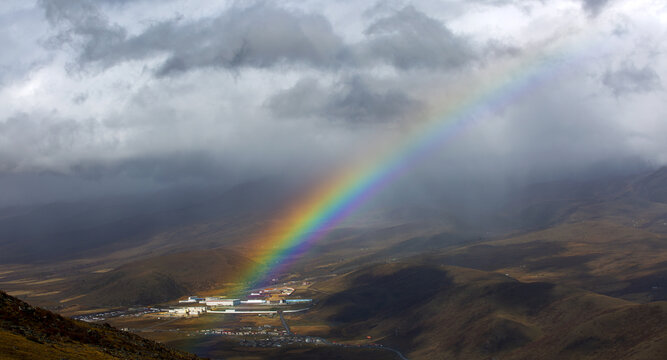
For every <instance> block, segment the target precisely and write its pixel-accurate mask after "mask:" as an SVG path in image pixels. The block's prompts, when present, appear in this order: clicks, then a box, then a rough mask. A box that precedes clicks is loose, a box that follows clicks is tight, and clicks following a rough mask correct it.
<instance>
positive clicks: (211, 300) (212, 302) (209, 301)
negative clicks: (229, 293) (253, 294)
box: [206, 297, 241, 306]
mask: <svg viewBox="0 0 667 360" xmlns="http://www.w3.org/2000/svg"><path fill="white" fill-rule="evenodd" d="M239 304H241V300H239V299H223V298H219V297H207V298H206V305H208V306H236V305H239Z"/></svg>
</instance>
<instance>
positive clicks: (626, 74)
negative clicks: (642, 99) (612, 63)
mask: <svg viewBox="0 0 667 360" xmlns="http://www.w3.org/2000/svg"><path fill="white" fill-rule="evenodd" d="M602 83H603V84H604V85H605V86H607V87H608V88H609V89H611V91H612V92H613V93H614V95H616V96H620V95H625V94H633V93H646V92H651V91H655V90H658V89H661V88H662V84H661V81H660V76H658V74H657V73H656V72H655V70H653V69H652V68H650V67H649V66H644V67H641V68H639V67H637V66H635V65H634V64H632V63H625V64H623V65H622V66H620V67H619V68H618V69H616V70H607V72H605V74H604V75H603V76H602Z"/></svg>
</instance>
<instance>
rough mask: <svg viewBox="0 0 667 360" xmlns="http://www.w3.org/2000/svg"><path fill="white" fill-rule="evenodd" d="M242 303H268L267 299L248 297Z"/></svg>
mask: <svg viewBox="0 0 667 360" xmlns="http://www.w3.org/2000/svg"><path fill="white" fill-rule="evenodd" d="M241 304H266V300H263V299H248V300H243V301H241Z"/></svg>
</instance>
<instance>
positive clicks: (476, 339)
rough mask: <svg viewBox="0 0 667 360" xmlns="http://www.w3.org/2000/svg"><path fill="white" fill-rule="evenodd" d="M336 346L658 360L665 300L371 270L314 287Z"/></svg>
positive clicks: (422, 354) (432, 353)
mask: <svg viewBox="0 0 667 360" xmlns="http://www.w3.org/2000/svg"><path fill="white" fill-rule="evenodd" d="M316 290H318V291H320V292H321V293H326V294H329V295H327V297H326V298H325V299H323V300H322V301H321V303H320V304H319V305H318V307H317V309H316V310H315V312H314V314H315V316H318V317H320V318H322V319H323V320H325V321H328V322H329V323H330V324H332V326H333V328H334V330H333V331H332V334H331V335H333V336H335V337H337V338H338V339H339V340H346V339H350V340H352V339H360V338H363V337H365V336H367V335H372V337H373V338H374V339H380V340H379V342H381V343H383V344H385V345H388V346H391V347H395V348H398V349H400V350H401V351H403V352H404V354H407V355H408V357H409V358H410V359H442V358H447V359H490V358H492V357H497V358H501V359H611V358H614V359H657V358H659V356H660V354H665V353H667V303H665V302H656V303H653V304H650V305H641V304H636V303H632V302H628V301H624V300H620V299H615V298H611V297H607V296H603V295H598V294H595V293H591V292H587V291H583V290H579V289H574V288H569V287H563V286H558V285H555V284H552V283H548V282H532V283H530V282H520V281H517V280H515V279H512V278H510V277H507V276H505V275H501V274H496V273H489V272H484V271H478V270H472V269H466V268H460V267H452V266H426V265H415V264H408V263H394V264H383V265H375V266H370V267H367V268H365V269H362V270H359V271H355V272H352V273H350V274H347V275H345V276H341V277H337V278H334V279H332V280H328V281H326V282H323V283H320V284H317V285H316Z"/></svg>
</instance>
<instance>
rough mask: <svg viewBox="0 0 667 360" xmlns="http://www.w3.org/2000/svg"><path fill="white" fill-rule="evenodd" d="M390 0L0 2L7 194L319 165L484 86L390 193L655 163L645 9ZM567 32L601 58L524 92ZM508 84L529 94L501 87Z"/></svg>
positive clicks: (559, 53) (0, 106)
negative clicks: (469, 118)
mask: <svg viewBox="0 0 667 360" xmlns="http://www.w3.org/2000/svg"><path fill="white" fill-rule="evenodd" d="M196 1H198V0H195V1H194V3H196ZM405 3H407V2H401V1H397V2H395V3H393V5H395V4H398V5H396V6H392V4H391V3H389V2H382V3H381V5H383V6H374V4H373V3H371V2H361V3H359V2H354V3H352V2H325V1H321V0H312V1H306V2H302V1H293V2H292V1H290V2H269V1H253V2H247V1H234V0H231V1H229V2H226V3H224V2H223V3H222V5H220V4H217V3H216V4H214V5H212V4H213V3H211V2H206V1H205V0H201V4H205V8H196V9H193V8H192V7H193V5H192V4H193V2H187V3H185V2H175V1H174V2H162V1H154V0H146V1H139V2H137V1H126V0H106V1H91V0H78V1H77V0H42V1H40V2H39V4H40V6H39V7H34V6H32V5H30V4H27V3H23V2H20V1H15V2H14V4H15V7H16V8H17V9H19V10H17V11H16V12H17V13H22V14H24V18H22V17H21V16H16V14H14V13H12V12H8V13H6V14H5V13H0V17H2V16H4V17H3V18H1V20H3V21H5V23H6V24H8V25H10V26H7V27H5V29H3V30H0V45H3V46H4V48H6V49H9V50H11V51H9V50H8V52H7V54H4V53H3V54H2V55H0V95H1V96H0V179H1V178H3V177H4V179H5V180H3V181H6V183H7V184H10V183H11V186H12V187H11V188H12V189H18V190H17V193H20V194H22V195H21V196H10V197H11V198H12V200H11V201H18V202H20V200H21V199H22V198H23V197H24V196H25V197H28V196H31V195H30V194H31V193H33V191H31V190H30V189H28V185H24V183H25V182H23V181H22V180H23V179H26V178H31V179H32V182H31V183H32V184H33V185H32V189H37V188H39V189H49V186H48V184H49V183H51V184H54V186H53V187H52V188H51V190H49V191H50V192H51V195H52V196H51V197H49V196H46V194H45V192H46V190H44V191H42V192H35V193H39V194H40V196H34V199H35V201H38V200H39V199H41V198H44V199H46V198H48V199H53V198H55V197H56V195H58V194H61V191H62V194H63V195H62V197H63V198H68V197H69V196H74V195H73V194H75V193H76V192H77V191H76V189H77V188H79V187H86V188H87V189H88V190H87V192H86V194H87V195H86V196H92V195H91V194H93V195H94V194H95V189H96V188H105V189H112V190H109V192H110V193H113V192H121V191H123V190H124V189H129V190H132V189H134V190H136V191H140V192H146V191H151V189H153V188H154V187H162V186H164V187H166V186H171V185H172V184H183V183H207V182H208V183H215V184H217V183H220V182H225V184H227V183H228V184H232V183H238V182H241V181H245V180H248V179H252V178H256V177H260V176H265V175H272V174H294V175H293V176H294V178H298V177H301V178H306V177H307V176H304V174H305V175H308V174H310V175H311V176H313V177H316V176H318V175H319V174H315V173H317V172H320V171H321V172H326V171H328V170H329V169H331V168H334V166H333V165H332V164H340V163H343V164H345V163H346V161H347V160H349V159H350V158H355V157H357V156H359V154H362V153H363V150H368V147H370V146H374V145H369V144H376V143H382V142H383V141H384V140H388V139H391V140H388V142H389V143H392V141H393V139H400V140H405V141H410V139H403V136H404V134H403V130H410V131H405V134H412V133H414V132H417V133H418V132H419V130H418V129H412V128H411V127H412V126H419V125H422V124H423V122H426V120H425V119H435V117H436V116H438V115H439V114H443V113H444V112H445V110H448V111H453V112H454V113H456V110H458V109H460V108H459V107H458V106H459V105H461V106H462V105H468V106H476V105H477V104H478V101H482V100H484V99H485V98H483V99H482V100H479V99H478V98H477V96H486V95H489V94H491V95H493V94H496V92H498V93H501V94H505V95H506V96H505V97H502V96H501V97H500V98H501V101H504V100H505V99H507V100H508V101H509V102H511V104H510V105H508V106H507V108H504V109H503V111H501V112H499V113H497V114H496V113H494V114H490V115H489V114H487V113H485V112H484V111H481V113H483V114H485V115H484V116H480V119H479V120H478V123H476V124H475V125H474V126H469V128H470V129H468V128H466V129H465V131H461V134H455V135H456V136H454V135H452V136H451V138H447V139H444V140H443V142H445V143H449V142H451V143H452V145H451V146H450V147H449V148H446V149H445V150H444V151H443V152H442V153H438V152H437V151H434V154H425V155H424V161H423V163H424V165H423V168H422V169H419V170H415V172H414V173H411V174H409V175H408V176H412V178H411V179H410V181H407V182H406V183H405V184H404V185H405V187H406V188H412V189H419V186H418V185H414V184H419V183H420V182H424V183H429V184H434V185H433V186H434V187H437V186H441V185H442V184H443V183H444V182H445V180H446V179H452V178H454V177H457V179H456V181H458V182H459V183H461V184H469V183H474V182H475V181H476V182H478V183H483V182H484V181H488V182H497V183H502V182H503V181H504V180H503V179H508V178H512V177H519V178H521V177H523V178H528V177H530V179H531V180H539V179H540V177H548V176H550V174H558V175H562V176H563V177H567V176H570V175H572V174H574V173H575V172H577V171H579V170H580V169H586V168H587V167H588V166H589V165H590V164H594V163H605V162H606V161H609V159H612V161H613V159H620V158H633V159H642V160H643V161H648V162H651V163H654V164H658V165H660V164H666V163H667V148H666V147H665V145H664V141H663V140H662V139H661V137H660V136H659V135H660V134H664V133H665V131H667V129H666V128H665V127H664V125H662V124H663V123H664V122H661V121H659V119H661V118H664V116H665V115H666V114H667V109H666V108H665V104H664V102H663V101H658V96H655V94H651V93H650V92H652V91H655V90H658V89H660V88H661V78H664V76H666V75H665V69H666V68H665V64H666V63H665V57H664V55H663V54H665V53H667V51H666V50H667V49H665V48H664V41H662V38H660V35H659V34H662V33H664V26H663V23H661V22H659V21H652V20H651V16H652V13H651V12H649V11H646V10H645V9H641V10H640V9H635V8H632V7H621V6H618V7H612V6H609V4H610V1H600V0H598V1H592V0H589V1H583V0H578V1H577V2H573V3H570V4H569V5H570V6H566V7H564V8H563V7H562V6H561V5H560V4H556V3H554V2H548V1H540V0H526V1H510V0H478V1H475V2H471V1H463V0H460V1H453V2H446V3H444V4H443V3H442V2H436V1H425V2H414V3H413V2H409V3H410V4H413V5H411V6H407V7H406V6H404V5H403V4H405ZM26 4H27V5H26ZM387 4H389V5H387ZM384 5H386V6H384ZM579 5H581V6H582V9H585V11H578V10H577V9H578V6H579ZM572 6H574V7H575V9H574V11H573V7H572ZM26 9H27V10H26ZM146 9H150V10H151V11H148V12H147V11H146ZM656 9H657V10H656ZM659 9H660V8H659V7H658V6H657V5H655V6H654V7H653V8H652V10H651V11H652V12H654V13H658V12H659V11H660V10H659ZM366 10H368V11H366ZM533 10H534V11H533ZM602 10H604V11H609V15H610V17H609V19H611V20H613V21H616V22H618V21H619V19H626V20H623V21H624V22H625V21H627V24H632V26H624V27H623V28H622V29H621V30H618V31H615V33H617V34H621V33H622V36H609V34H610V32H611V31H613V28H610V26H612V27H613V25H614V24H613V22H610V21H606V20H607V18H605V19H601V20H605V21H583V20H586V19H587V17H592V16H594V15H596V14H598V13H599V12H600V11H602ZM625 12H627V14H626V13H625ZM175 13H177V14H178V15H175ZM605 15H606V14H605ZM10 18H11V19H15V20H12V21H8V19H10ZM33 30H35V31H34V33H33ZM3 31H4V32H3ZM23 34H26V35H25V36H24V35H23ZM45 39H49V40H48V43H49V44H50V46H49V47H44V46H43V44H44V42H45V41H44V40H45ZM590 39H595V47H591V46H589V45H590V44H589V41H590ZM646 39H648V40H646ZM568 44H579V45H581V48H585V49H591V50H592V51H591V52H594V53H595V55H598V54H599V53H598V52H597V49H598V47H599V49H602V50H603V52H604V55H599V56H598V57H596V58H595V60H594V61H580V62H579V61H575V62H573V64H572V66H571V68H568V69H567V70H566V71H563V72H562V73H558V74H556V76H553V77H549V76H547V77H546V78H547V80H546V81H548V83H546V84H544V83H539V81H537V82H536V84H533V80H534V78H533V77H530V74H534V73H538V74H544V73H547V74H548V73H549V69H544V68H543V66H548V64H551V63H554V62H559V61H560V60H562V61H563V62H568V61H569V60H570V55H571V50H572V48H571V47H570V45H568ZM637 44H641V45H642V46H637ZM16 45H21V46H16ZM575 47H576V46H575ZM575 51H576V49H575ZM649 52H650V53H649ZM553 54H556V56H555V57H552V56H551V55H553ZM575 57H576V56H575ZM552 60H556V61H552ZM586 60H588V58H586ZM623 61H625V63H624V62H623ZM545 64H547V65H545ZM617 64H622V65H621V66H618V65H617ZM634 64H641V65H643V64H649V66H644V67H642V66H641V65H640V66H635V65H634ZM71 69H74V70H79V71H71ZM524 70H527V71H524ZM13 72H18V73H17V74H13ZM10 73H12V74H10ZM590 74H602V75H601V76H599V77H597V78H595V77H592V76H590ZM522 81H524V82H525V83H526V84H525V85H526V86H528V87H529V89H527V90H526V91H525V93H524V92H522V91H520V90H519V91H513V90H516V89H514V88H512V84H515V83H521V82H522ZM507 83H509V84H510V87H505V85H504V84H507ZM496 86H500V88H498V89H497V88H495V87H496ZM531 86H534V87H535V88H539V89H535V88H532V87H531ZM592 94H594V96H591V95H592ZM626 94H632V99H631V100H632V101H617V100H618V99H617V97H618V96H622V95H626ZM471 96H472V98H471ZM482 104H483V101H482ZM638 104H641V106H638ZM464 110H465V109H464ZM415 114H417V115H415ZM427 114H428V115H430V116H426V115H427ZM626 114H632V115H633V116H632V119H631V121H630V120H628V118H627V116H624V115H626ZM464 115H465V114H464ZM487 115H488V116H487ZM415 117H419V118H421V119H422V122H416V121H412V119H413V118H415ZM286 119H288V120H286ZM656 119H658V120H656ZM450 120H452V119H449V118H446V119H443V120H442V121H450ZM455 120H456V119H454V120H453V121H454V123H455ZM463 127H465V126H461V128H463ZM413 131H414V132H413ZM359 149H361V150H359ZM371 150H373V149H371ZM369 153H373V151H369ZM427 155H428V156H427ZM419 160H420V161H421V159H419ZM46 173H48V174H46ZM45 174H46V175H45ZM545 174H546V175H545ZM10 178H11V179H10ZM473 180H474V181H473ZM520 181H521V179H519V180H517V182H520ZM45 184H46V185H45ZM55 184H57V186H55ZM82 184H88V185H86V186H83V185H82ZM0 185H2V183H0ZM413 185H414V186H413ZM22 187H23V188H22ZM443 187H444V186H443ZM0 188H4V187H3V186H0ZM21 188H22V189H23V190H21V191H19V190H20V189H21ZM12 191H13V190H12ZM415 191H418V190H415ZM443 191H444V190H443ZM427 196H428V195H427ZM6 198H9V197H7V196H6ZM6 201H10V200H6ZM0 203H2V200H1V198H0Z"/></svg>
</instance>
